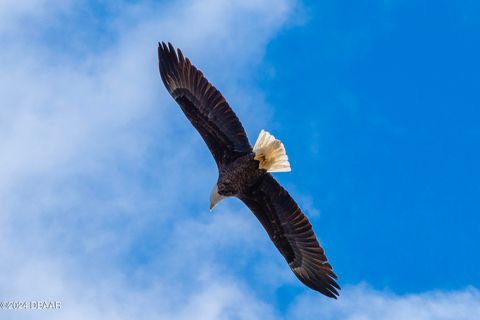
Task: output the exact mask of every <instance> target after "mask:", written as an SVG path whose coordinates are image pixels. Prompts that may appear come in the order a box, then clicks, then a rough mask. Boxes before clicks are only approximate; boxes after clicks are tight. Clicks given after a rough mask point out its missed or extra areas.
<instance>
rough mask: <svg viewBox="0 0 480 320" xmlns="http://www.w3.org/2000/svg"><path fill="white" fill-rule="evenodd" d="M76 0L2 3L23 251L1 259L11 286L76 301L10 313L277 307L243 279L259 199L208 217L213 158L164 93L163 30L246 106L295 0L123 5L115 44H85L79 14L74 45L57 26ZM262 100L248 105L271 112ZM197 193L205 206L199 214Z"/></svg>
mask: <svg viewBox="0 0 480 320" xmlns="http://www.w3.org/2000/svg"><path fill="white" fill-rule="evenodd" d="M70 5H71V6H70V7H68V6H65V5H64V4H62V3H61V2H60V1H59V2H56V1H31V2H29V3H24V4H23V5H22V6H17V5H15V4H14V3H13V2H12V3H11V4H10V5H7V4H3V3H2V6H0V16H9V19H10V20H9V21H8V23H5V22H4V25H2V28H1V29H0V39H3V40H1V41H2V42H3V43H2V47H3V48H4V50H2V53H0V55H1V57H2V61H4V62H6V63H5V64H4V65H2V73H1V75H0V96H1V97H2V105H1V107H0V115H1V117H0V118H1V120H0V123H1V128H0V144H1V154H2V156H1V157H0V181H1V182H0V198H1V200H2V201H1V202H0V203H1V205H0V210H1V212H2V214H1V216H0V222H1V223H2V227H1V228H0V240H1V241H0V243H1V249H2V253H3V254H4V255H5V256H8V257H9V258H8V259H4V260H2V262H0V273H1V277H0V286H1V287H2V294H1V296H0V298H1V299H3V300H30V299H31V300H43V299H45V300H59V301H61V302H62V309H61V310H60V311H54V312H45V313H38V312H35V311H31V312H30V311H25V312H18V311H11V312H10V311H5V312H9V316H11V317H12V318H18V319H22V318H36V319H38V318H45V319H47V318H48V319H56V318H57V319H66V318H68V319H84V318H103V319H131V318H137V317H141V318H148V317H151V318H152V319H153V318H154V319H158V318H170V319H171V318H175V319H183V318H185V319H187V318H188V319H191V318H195V317H196V315H198V314H202V315H203V316H204V318H207V319H225V318H233V317H235V318H239V319H252V318H255V317H256V316H257V315H259V314H263V315H265V317H266V318H267V319H268V318H269V317H270V318H273V317H274V310H273V309H272V307H271V306H269V305H267V304H266V303H263V302H261V301H258V299H256V298H255V293H252V292H251V289H249V288H248V286H247V284H246V282H245V281H242V280H239V279H238V278H236V277H235V272H236V271H235V270H237V271H238V270H241V268H242V266H243V267H244V268H245V267H247V265H246V264H247V263H248V261H252V259H253V258H254V257H252V253H253V254H255V252H258V250H263V248H265V246H267V245H269V243H268V240H267V237H266V235H265V234H264V233H263V232H262V231H261V230H260V229H259V228H257V225H256V223H257V222H256V221H255V220H254V218H253V217H251V216H250V215H249V214H247V210H245V209H241V210H238V211H240V212H239V213H236V214H235V215H233V214H231V213H229V211H231V210H229V209H228V207H226V206H228V205H225V206H224V207H223V208H224V209H223V210H222V209H221V208H219V210H221V211H223V212H222V213H221V214H220V213H219V214H218V216H214V217H212V216H211V215H210V214H208V210H207V205H208V201H207V200H208V190H209V189H210V188H211V186H212V185H213V183H214V182H215V179H216V177H215V174H216V173H215V168H214V164H213V161H212V160H211V156H210V155H209V154H208V151H207V149H206V147H205V146H204V145H203V143H202V142H201V140H200V138H199V137H198V135H197V133H195V132H194V131H193V130H192V128H191V126H190V125H189V124H188V123H187V121H185V119H184V116H183V115H182V114H181V113H180V112H179V109H178V107H177V106H176V105H175V103H174V102H173V101H171V99H170V98H169V97H168V96H167V95H166V94H165V92H164V90H163V87H162V84H161V82H160V80H159V76H158V71H157V62H156V41H157V40H171V41H173V42H174V43H175V44H176V45H178V46H181V47H182V48H184V49H185V50H186V52H188V53H189V56H191V57H192V59H193V60H194V61H196V62H197V61H198V64H203V65H204V66H205V67H204V68H202V69H204V71H206V73H207V75H209V78H210V79H211V80H212V81H214V82H215V83H216V84H217V85H218V86H220V87H222V86H223V87H225V90H224V92H225V94H226V95H227V96H228V97H229V100H230V101H231V102H232V103H235V102H236V101H241V102H242V104H241V106H239V108H238V109H239V112H240V113H244V114H245V115H246V114H247V111H249V108H251V106H252V104H253V101H249V99H248V98H246V97H248V96H249V95H256V96H259V97H261V95H260V94H259V93H258V92H257V91H255V89H254V88H251V87H248V86H244V88H245V89H243V90H244V91H239V90H237V89H235V90H234V89H233V88H235V87H236V86H235V84H236V82H237V81H241V80H242V79H245V78H247V77H248V75H249V72H250V71H251V70H252V69H251V66H253V65H255V64H256V63H258V62H260V61H261V59H262V54H263V50H264V49H265V45H266V43H267V41H268V39H269V38H270V37H271V36H272V35H273V34H275V32H276V31H277V30H278V29H279V28H281V27H282V25H283V24H284V23H285V21H287V19H288V15H289V12H290V8H291V6H292V5H293V4H292V3H290V2H289V1H275V3H274V2H273V1H260V2H257V1H233V2H228V3H227V2H222V1H207V2H203V3H202V5H200V4H199V3H198V2H196V1H181V2H177V3H175V4H165V5H155V4H153V3H151V2H145V3H143V4H140V5H138V4H137V5H127V4H125V7H124V8H122V9H119V8H116V9H114V10H113V9H112V10H113V11H112V12H113V13H111V16H109V17H108V19H109V21H110V25H109V30H110V31H111V32H112V34H113V36H112V39H114V41H113V42H112V44H111V45H109V46H105V47H104V48H100V49H99V48H98V47H95V43H88V42H86V43H84V44H83V47H81V46H79V44H78V42H77V43H76V41H75V38H76V37H77V36H79V35H80V36H81V33H82V30H81V26H79V29H78V34H76V33H75V32H74V33H72V34H68V37H69V38H71V39H72V41H71V42H69V41H66V39H62V38H60V39H57V40H56V41H52V42H49V41H50V40H52V39H50V36H49V34H48V33H49V32H52V31H53V32H54V33H55V32H56V33H58V34H59V35H60V37H62V36H66V35H62V30H61V29H59V28H61V23H60V22H61V21H63V20H64V19H65V17H74V16H75V15H76V14H77V13H75V12H74V11H72V10H75V8H76V7H75V5H76V3H73V2H72V3H70ZM59 12H61V13H59ZM25 17H27V18H28V19H29V21H30V22H29V23H28V24H26V25H23V24H22V23H21V21H22V19H24V18H25ZM43 19H46V20H47V21H48V23H44V21H43ZM123 21H124V22H123ZM13 26H15V27H13ZM245 26H247V27H245ZM32 28H33V29H34V30H32ZM72 30H74V31H75V28H73V29H72ZM232 35H235V36H234V37H232ZM97 36H98V37H102V36H104V35H103V34H102V33H101V32H100V33H98V34H97ZM91 38H94V37H91ZM91 38H88V39H91ZM82 39H87V38H82ZM59 46H60V47H59ZM61 46H64V48H63V49H64V50H62V51H58V50H59V49H61ZM70 46H73V47H70ZM88 46H92V47H95V50H93V51H92V52H90V51H89V50H88ZM212 56H215V59H211V57H212ZM232 61H234V62H235V63H231V62H232ZM243 67H246V68H243ZM224 70H229V74H228V76H226V75H225V74H224ZM262 109H263V110H267V108H266V106H265V105H263V106H262V105H258V104H257V105H255V109H254V110H253V111H249V112H248V113H251V114H253V115H254V116H256V118H258V119H261V118H262V117H264V120H268V114H267V113H263V112H262ZM265 114H266V115H265ZM248 118H253V117H252V116H249V117H248ZM199 204H203V205H204V206H203V207H204V208H205V210H203V211H199V212H198V215H194V216H192V214H191V211H192V210H191V209H192V208H198V207H199ZM234 205H235V204H234ZM236 209H237V208H236ZM196 211H198V210H196ZM236 211H237V210H236ZM255 240H260V243H262V241H263V247H262V245H260V246H258V245H257V243H256V241H255ZM257 247H258V249H255V248H257ZM230 251H235V252H236V254H235V256H236V257H237V258H238V261H237V262H236V265H240V266H238V267H234V268H233V271H232V270H229V269H228V268H225V267H223V265H222V263H221V261H222V257H223V256H227V253H229V252H230ZM272 255H273V253H272ZM230 257H231V255H230ZM228 259H231V258H228ZM277 261H278V262H280V260H279V258H278V260H277ZM219 274H222V276H221V277H219V276H218V275H219ZM272 276H274V275H272Z"/></svg>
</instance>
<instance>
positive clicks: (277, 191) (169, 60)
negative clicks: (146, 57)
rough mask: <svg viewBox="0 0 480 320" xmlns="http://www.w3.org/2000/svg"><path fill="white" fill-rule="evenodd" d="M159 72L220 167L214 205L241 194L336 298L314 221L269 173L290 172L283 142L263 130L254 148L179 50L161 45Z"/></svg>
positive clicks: (282, 246)
mask: <svg viewBox="0 0 480 320" xmlns="http://www.w3.org/2000/svg"><path fill="white" fill-rule="evenodd" d="M158 55H159V66H160V75H161V78H162V80H163V83H164V84H165V86H166V88H167V90H168V91H169V93H170V94H171V95H172V97H173V98H174V99H175V100H176V102H177V103H178V104H179V105H180V107H181V109H182V111H183V112H184V113H185V115H186V116H187V118H188V119H189V120H190V122H191V123H192V125H193V126H194V127H195V128H196V129H197V131H198V132H199V133H200V135H201V136H202V138H203V140H204V141H205V142H206V144H207V146H208V148H209V149H210V152H211V153H212V155H213V157H214V159H215V162H216V163H217V168H218V172H219V176H218V180H217V183H216V184H215V186H214V188H213V190H212V193H211V195H210V201H211V202H210V209H212V208H213V206H215V204H216V203H218V202H219V201H220V200H222V199H223V198H225V197H232V196H234V197H237V198H239V199H240V200H241V201H242V202H243V203H245V204H246V205H247V206H248V207H249V208H250V210H252V212H253V213H254V214H255V216H256V217H257V219H258V220H259V221H260V223H261V224H262V225H263V227H264V228H265V230H266V231H267V233H268V235H269V237H270V239H271V240H272V242H273V243H274V244H275V246H276V247H277V249H278V250H279V251H280V253H281V254H282V255H283V257H284V258H285V260H286V261H287V263H288V265H289V266H290V268H291V269H292V271H293V273H294V274H295V275H296V276H297V278H298V279H300V281H302V282H303V283H304V284H306V285H307V286H309V287H310V288H312V289H314V290H317V291H319V292H321V293H323V294H324V295H326V296H329V297H332V298H336V296H337V295H338V291H337V289H340V287H339V286H338V284H337V283H336V281H335V279H336V278H337V276H336V275H335V273H334V272H333V271H332V267H331V266H330V264H329V263H328V262H327V258H326V257H325V254H324V251H323V249H322V248H321V247H320V245H319V244H318V241H317V239H316V237H315V234H314V233H313V230H312V226H311V224H310V222H309V221H308V219H307V218H306V217H305V215H304V214H303V213H302V211H301V210H300V208H299V207H298V205H297V204H296V203H295V201H294V200H293V199H292V197H290V195H289V194H288V192H287V191H285V189H283V188H282V186H280V184H279V183H278V182H277V181H276V180H275V179H274V178H273V176H272V175H271V174H270V173H269V172H286V171H290V163H289V162H288V157H287V155H286V152H285V148H284V146H283V144H282V143H281V142H280V141H279V140H277V139H275V137H273V136H272V135H270V134H269V133H268V132H265V131H263V130H262V131H261V132H260V135H259V137H258V139H257V141H256V143H255V145H254V147H253V148H252V146H251V145H250V143H249V141H248V138H247V135H246V133H245V130H244V129H243V126H242V124H241V123H240V121H239V120H238V118H237V116H236V115H235V113H234V112H233V110H232V109H231V108H230V106H229V105H228V103H227V102H226V101H225V98H224V97H223V96H222V95H221V93H220V92H219V91H218V90H217V89H216V88H215V87H214V86H212V85H211V84H210V83H209V82H208V80H207V79H206V78H205V77H204V76H203V74H202V73H201V72H200V71H198V70H197V69H196V68H195V67H194V66H193V65H192V64H191V63H190V61H189V60H188V59H186V58H184V57H183V54H182V52H181V51H180V50H177V52H176V51H175V49H174V48H173V46H172V45H171V44H168V46H167V45H166V44H165V43H162V44H159V48H158Z"/></svg>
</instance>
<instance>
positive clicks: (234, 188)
mask: <svg viewBox="0 0 480 320" xmlns="http://www.w3.org/2000/svg"><path fill="white" fill-rule="evenodd" d="M218 171H219V175H218V181H217V187H218V191H217V192H218V193H219V194H220V195H221V196H224V197H238V198H241V196H242V195H244V194H247V193H248V192H250V190H251V189H252V187H254V186H255V185H256V184H257V183H259V181H260V179H262V178H263V177H264V176H265V175H266V174H267V171H266V170H264V169H260V168H259V167H258V160H255V153H253V152H251V153H248V154H246V155H244V156H240V157H239V158H237V159H235V160H233V161H232V162H231V163H227V164H222V165H221V166H220V167H219V168H218Z"/></svg>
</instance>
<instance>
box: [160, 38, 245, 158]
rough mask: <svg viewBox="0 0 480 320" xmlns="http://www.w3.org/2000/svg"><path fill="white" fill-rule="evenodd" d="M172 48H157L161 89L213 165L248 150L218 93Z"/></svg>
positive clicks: (232, 117) (223, 100) (161, 45)
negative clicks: (177, 107) (198, 137)
mask: <svg viewBox="0 0 480 320" xmlns="http://www.w3.org/2000/svg"><path fill="white" fill-rule="evenodd" d="M177 50H178V55H177V53H176V52H175V49H174V48H173V46H172V45H171V44H170V43H169V44H168V46H167V45H166V44H165V43H163V42H162V44H159V46H158V59H159V67H160V76H161V78H162V81H163V83H164V84H165V87H166V88H167V90H168V92H169V93H170V94H171V95H172V97H173V98H174V99H175V100H176V101H177V103H178V104H179V105H180V107H181V108H182V110H183V112H184V113H185V115H186V116H187V118H188V119H189V120H190V122H191V123H192V125H193V126H194V127H195V128H196V129H197V131H198V132H199V133H200V135H201V136H202V138H203V140H204V141H205V143H206V144H207V146H208V148H209V149H210V152H211V153H212V154H213V157H214V158H215V161H216V162H217V165H220V164H222V163H227V162H229V161H232V160H234V159H235V158H237V157H238V156H241V155H244V154H246V153H249V152H251V151H252V147H251V146H250V143H249V142H248V138H247V135H246V133H245V130H244V129H243V127H242V124H241V123H240V121H239V120H238V118H237V116H236V115H235V113H234V112H233V110H232V109H231V108H230V106H229V105H228V103H227V101H225V98H224V97H223V96H222V94H221V93H220V92H219V91H218V90H217V89H216V88H215V87H214V86H212V85H211V84H210V83H209V82H208V80H207V79H206V78H205V77H204V76H203V74H202V72H201V71H199V70H197V68H195V66H193V65H192V64H191V63H190V61H189V60H188V58H184V57H183V54H182V52H181V51H180V49H177Z"/></svg>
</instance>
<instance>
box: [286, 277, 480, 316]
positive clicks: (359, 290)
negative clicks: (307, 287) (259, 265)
mask: <svg viewBox="0 0 480 320" xmlns="http://www.w3.org/2000/svg"><path fill="white" fill-rule="evenodd" d="M479 317H480V291H478V290H477V289H475V288H467V289H465V290H459V291H449V292H443V291H432V292H424V293H418V294H405V295H397V294H394V293H391V292H385V291H378V290H374V289H371V288H369V287H368V286H366V285H358V286H350V287H347V288H345V289H344V290H342V295H341V297H340V298H339V299H338V300H337V301H334V302H332V301H325V299H319V297H318V296H315V295H312V294H309V295H304V296H302V297H300V298H299V299H298V300H297V301H296V302H295V304H294V306H292V308H291V309H290V310H289V316H288V317H287V318H288V319H325V320H329V319H345V320H377V319H378V320H383V319H389V320H410V319H415V320H475V319H478V318H479Z"/></svg>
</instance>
